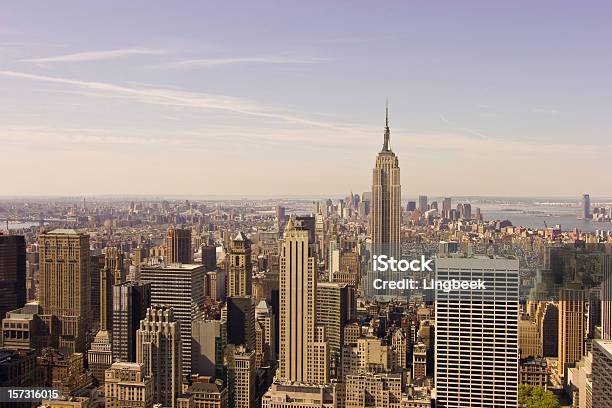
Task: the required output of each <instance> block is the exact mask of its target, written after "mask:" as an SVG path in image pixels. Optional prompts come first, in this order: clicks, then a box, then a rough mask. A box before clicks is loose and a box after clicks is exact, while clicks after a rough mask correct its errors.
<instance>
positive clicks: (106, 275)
mask: <svg viewBox="0 0 612 408" xmlns="http://www.w3.org/2000/svg"><path fill="white" fill-rule="evenodd" d="M96 258H98V257H96ZM98 262H102V264H100V263H99V266H98V268H99V272H98V276H99V279H100V282H99V284H98V290H99V293H98V299H99V305H100V306H99V307H100V310H99V311H98V315H99V316H100V330H108V328H109V327H110V326H111V325H112V318H113V316H112V312H113V284H114V282H115V277H114V271H113V268H109V267H108V266H110V264H109V263H107V262H106V256H105V255H101V256H100V257H99V258H98ZM93 266H94V265H92V267H93Z"/></svg>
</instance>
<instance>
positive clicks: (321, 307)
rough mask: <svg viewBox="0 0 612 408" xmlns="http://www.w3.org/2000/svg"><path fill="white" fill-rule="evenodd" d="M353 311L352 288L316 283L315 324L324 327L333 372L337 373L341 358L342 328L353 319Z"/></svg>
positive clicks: (353, 297)
mask: <svg viewBox="0 0 612 408" xmlns="http://www.w3.org/2000/svg"><path fill="white" fill-rule="evenodd" d="M355 310H356V305H355V289H354V287H352V286H350V285H347V284H346V283H328V282H324V283H317V324H320V325H323V326H325V335H326V337H327V341H328V342H329V351H330V356H331V359H332V369H333V370H335V372H339V367H338V365H339V363H340V361H341V357H342V345H343V344H344V326H345V324H346V322H348V321H349V320H350V319H351V318H353V316H354V314H355ZM336 370H337V371H336Z"/></svg>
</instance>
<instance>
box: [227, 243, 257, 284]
mask: <svg viewBox="0 0 612 408" xmlns="http://www.w3.org/2000/svg"><path fill="white" fill-rule="evenodd" d="M228 265H229V267H228V274H227V296H250V295H251V293H252V291H253V281H252V280H253V265H252V261H251V241H250V240H249V239H248V238H247V237H246V235H244V233H242V232H239V233H238V234H236V236H235V237H234V239H233V240H232V243H231V248H230V251H229V254H228Z"/></svg>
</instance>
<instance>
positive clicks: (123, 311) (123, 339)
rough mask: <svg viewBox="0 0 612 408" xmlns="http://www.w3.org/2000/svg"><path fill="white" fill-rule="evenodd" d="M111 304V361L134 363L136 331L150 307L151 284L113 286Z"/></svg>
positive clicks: (133, 283)
mask: <svg viewBox="0 0 612 408" xmlns="http://www.w3.org/2000/svg"><path fill="white" fill-rule="evenodd" d="M112 304H113V318H112V322H113V323H112V327H111V333H112V335H111V337H112V350H113V361H136V330H138V328H139V326H140V321H141V320H142V319H144V318H145V316H146V313H147V309H148V308H149V307H151V284H150V283H140V282H125V283H122V284H121V285H115V286H113V301H112Z"/></svg>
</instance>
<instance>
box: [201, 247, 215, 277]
mask: <svg viewBox="0 0 612 408" xmlns="http://www.w3.org/2000/svg"><path fill="white" fill-rule="evenodd" d="M202 265H204V268H206V272H209V271H214V270H215V269H216V268H217V247H216V246H214V245H202Z"/></svg>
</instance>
